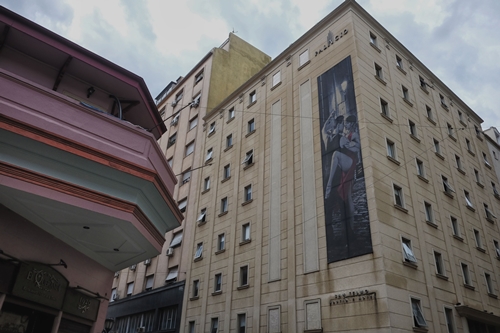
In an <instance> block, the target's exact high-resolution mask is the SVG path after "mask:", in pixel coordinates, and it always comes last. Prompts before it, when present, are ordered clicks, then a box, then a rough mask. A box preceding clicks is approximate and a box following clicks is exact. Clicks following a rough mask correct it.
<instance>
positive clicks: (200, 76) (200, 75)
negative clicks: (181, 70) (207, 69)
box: [194, 69, 204, 85]
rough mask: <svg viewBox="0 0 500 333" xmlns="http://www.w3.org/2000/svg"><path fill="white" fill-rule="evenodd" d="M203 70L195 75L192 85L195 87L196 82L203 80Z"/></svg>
mask: <svg viewBox="0 0 500 333" xmlns="http://www.w3.org/2000/svg"><path fill="white" fill-rule="evenodd" d="M203 74H204V73H203V69H202V70H201V71H200V72H199V73H198V74H196V76H195V77H194V84H195V85H196V84H197V83H198V82H200V81H201V80H203Z"/></svg>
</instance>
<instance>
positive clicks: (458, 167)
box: [455, 155, 463, 170]
mask: <svg viewBox="0 0 500 333" xmlns="http://www.w3.org/2000/svg"><path fill="white" fill-rule="evenodd" d="M455 162H456V164H457V169H459V170H462V169H463V168H462V160H461V159H460V156H458V155H455Z"/></svg>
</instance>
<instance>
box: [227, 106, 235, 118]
mask: <svg viewBox="0 0 500 333" xmlns="http://www.w3.org/2000/svg"><path fill="white" fill-rule="evenodd" d="M234 116H235V113H234V106H233V107H232V108H230V109H229V110H228V111H227V120H231V119H234Z"/></svg>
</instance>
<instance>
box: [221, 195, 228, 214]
mask: <svg viewBox="0 0 500 333" xmlns="http://www.w3.org/2000/svg"><path fill="white" fill-rule="evenodd" d="M227 206H228V203H227V197H225V198H222V199H221V200H220V213H221V214H223V213H226V212H227V209H228V208H227Z"/></svg>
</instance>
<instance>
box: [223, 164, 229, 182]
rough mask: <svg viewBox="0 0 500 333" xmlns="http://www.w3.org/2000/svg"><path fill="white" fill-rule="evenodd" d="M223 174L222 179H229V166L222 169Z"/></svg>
mask: <svg viewBox="0 0 500 333" xmlns="http://www.w3.org/2000/svg"><path fill="white" fill-rule="evenodd" d="M223 173H224V174H223V175H222V177H223V179H228V178H229V177H231V166H230V165H229V164H228V165H226V166H225V167H224V171H223Z"/></svg>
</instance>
